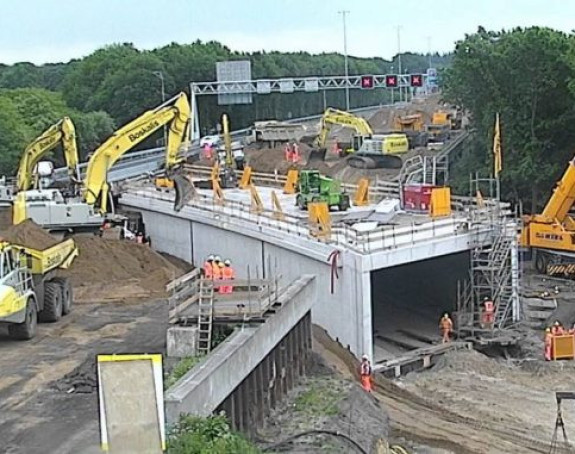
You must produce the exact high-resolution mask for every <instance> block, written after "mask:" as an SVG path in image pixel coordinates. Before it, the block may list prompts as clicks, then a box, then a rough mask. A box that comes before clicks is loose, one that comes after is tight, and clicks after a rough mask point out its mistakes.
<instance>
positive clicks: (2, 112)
mask: <svg viewBox="0 0 575 454" xmlns="http://www.w3.org/2000/svg"><path fill="white" fill-rule="evenodd" d="M20 120H21V118H20V114H19V113H18V109H17V108H16V106H15V105H14V103H13V102H12V101H10V99H8V98H5V97H2V96H0V174H2V175H12V174H13V173H14V172H15V171H16V168H17V165H18V161H19V159H20V154H21V153H22V150H24V147H25V146H26V145H27V142H28V138H29V137H30V135H31V131H30V128H29V127H28V125H26V124H25V123H24V122H22V121H20Z"/></svg>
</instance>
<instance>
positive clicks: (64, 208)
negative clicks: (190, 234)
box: [13, 93, 191, 231]
mask: <svg viewBox="0 0 575 454" xmlns="http://www.w3.org/2000/svg"><path fill="white" fill-rule="evenodd" d="M189 116H190V108H189V103H188V100H187V96H186V94H185V93H180V94H179V95H178V96H175V97H174V98H172V99H170V100H168V101H167V102H165V103H164V104H162V105H161V106H159V107H157V108H156V109H153V110H149V111H147V112H145V113H144V114H142V115H140V116H139V117H138V118H136V119H135V120H133V121H131V122H129V123H128V124H126V125H124V126H123V127H122V128H120V129H119V130H118V131H116V132H115V133H114V134H113V135H112V136H111V137H110V138H108V139H107V140H106V141H105V142H104V143H103V144H102V145H100V147H98V149H97V150H96V151H95V152H94V153H93V154H92V156H91V157H90V160H89V161H88V166H87V170H86V177H85V179H84V180H83V182H82V190H81V194H79V195H74V196H68V195H67V194H63V193H62V192H61V191H59V190H56V189H48V190H37V191H26V192H25V193H19V194H18V196H17V198H16V200H15V202H14V209H13V223H14V224H18V223H20V222H22V221H23V220H24V219H26V218H31V219H32V220H34V221H35V222H36V223H37V224H39V225H41V226H43V227H45V228H47V229H48V230H51V231H67V230H74V231H80V230H89V231H93V230H94V229H99V228H100V227H101V226H102V225H103V224H104V222H106V221H107V222H110V223H113V224H125V222H126V218H125V216H121V215H118V214H115V213H114V212H113V206H112V207H111V208H112V210H111V211H112V212H108V198H109V197H110V196H111V194H110V191H109V185H108V182H107V172H108V170H109V169H110V168H111V167H112V166H113V165H114V164H115V163H116V161H117V160H118V159H119V158H120V157H122V156H123V155H124V154H125V153H126V152H128V151H129V150H131V149H132V148H134V147H135V146H136V145H138V144H139V143H140V142H142V141H143V140H145V139H146V138H147V137H149V136H150V135H152V134H153V133H154V132H156V131H157V130H158V129H160V128H161V127H162V126H164V125H169V132H168V144H167V147H166V163H165V168H164V174H165V176H167V177H168V178H170V179H174V176H175V175H177V174H178V173H179V171H180V164H181V163H182V161H183V158H181V157H180V156H179V151H180V146H181V144H182V141H183V138H184V135H185V131H186V129H187V128H186V125H187V122H188V120H189ZM174 183H175V184H176V185H177V182H176V181H175V179H174ZM190 196H191V195H190V194H188V192H186V190H184V189H180V190H178V188H176V201H175V203H176V204H182V203H185V201H186V198H187V197H190Z"/></svg>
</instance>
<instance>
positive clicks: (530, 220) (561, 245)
mask: <svg viewBox="0 0 575 454" xmlns="http://www.w3.org/2000/svg"><path fill="white" fill-rule="evenodd" d="M574 203H575V159H573V160H571V161H570V162H569V166H568V167H567V170H566V171H565V173H564V174H563V177H562V178H561V180H560V181H559V182H558V183H557V186H556V188H555V190H554V191H553V195H552V196H551V197H550V198H549V201H548V202H547V205H545V208H544V209H543V212H542V213H541V214H535V215H530V216H526V217H525V218H524V219H523V229H522V231H521V236H520V244H521V246H524V247H528V248H531V249H532V251H533V253H534V261H535V268H536V269H537V271H538V272H539V273H542V274H545V273H547V271H548V265H550V264H554V265H566V264H569V263H572V264H573V263H575V219H574V218H573V217H572V216H571V215H570V214H569V210H570V209H571V207H572V206H573V204H574Z"/></svg>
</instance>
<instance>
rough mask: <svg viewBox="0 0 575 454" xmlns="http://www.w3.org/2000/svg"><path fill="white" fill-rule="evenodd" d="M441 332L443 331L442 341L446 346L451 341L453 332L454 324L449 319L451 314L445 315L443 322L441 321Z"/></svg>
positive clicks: (442, 318)
mask: <svg viewBox="0 0 575 454" xmlns="http://www.w3.org/2000/svg"><path fill="white" fill-rule="evenodd" d="M439 330H440V331H441V341H442V342H443V343H444V344H446V343H447V342H449V341H450V340H451V339H450V337H449V335H450V334H451V332H452V331H453V322H452V321H451V319H450V318H449V314H447V313H445V314H443V317H441V320H440V321H439Z"/></svg>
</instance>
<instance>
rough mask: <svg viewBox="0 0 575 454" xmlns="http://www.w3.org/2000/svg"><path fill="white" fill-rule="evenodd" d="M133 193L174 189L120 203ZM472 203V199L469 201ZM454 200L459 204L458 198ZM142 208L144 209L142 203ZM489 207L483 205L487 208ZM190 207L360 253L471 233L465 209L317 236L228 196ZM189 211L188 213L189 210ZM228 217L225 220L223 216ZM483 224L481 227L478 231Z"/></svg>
mask: <svg viewBox="0 0 575 454" xmlns="http://www.w3.org/2000/svg"><path fill="white" fill-rule="evenodd" d="M131 196H136V197H142V198H145V199H154V200H158V201H162V202H168V203H169V204H170V208H169V209H170V210H171V204H173V201H174V196H173V193H171V192H160V191H156V190H154V189H152V188H139V189H136V188H134V189H130V190H128V191H127V192H126V193H125V194H124V195H123V198H122V202H121V203H125V204H127V205H132V204H133V205H138V201H137V200H134V199H133V198H131ZM468 202H469V201H468ZM455 203H458V202H457V201H455ZM141 208H144V207H143V206H141ZM488 208H489V207H486V208H483V209H488ZM188 210H190V211H191V210H199V211H201V212H203V213H204V214H207V215H208V216H209V217H213V218H216V219H218V220H220V221H228V222H230V221H233V220H234V219H237V220H242V221H249V222H246V223H245V224H243V225H242V227H244V228H252V229H253V230H255V231H257V232H260V233H266V234H269V235H274V236H277V237H285V235H290V236H298V237H303V238H306V239H307V240H310V241H315V242H317V243H318V244H330V245H336V246H342V247H345V248H348V249H351V250H354V251H356V252H359V253H363V254H366V253H372V252H377V251H381V250H386V249H394V248H400V247H410V246H414V245H416V244H422V243H424V242H429V241H431V240H434V239H438V238H442V237H451V236H456V235H463V234H468V233H469V230H470V224H469V222H468V216H467V215H466V211H461V212H459V213H454V215H452V216H451V217H448V218H440V219H429V220H424V221H419V222H415V221H413V222H411V223H409V224H406V225H380V226H377V227H375V228H373V229H371V230H369V231H358V230H357V229H355V228H353V227H352V226H349V225H347V224H343V223H338V224H336V225H334V226H332V227H331V232H330V233H329V235H326V236H322V237H316V236H313V235H312V234H311V233H310V229H311V228H312V227H313V226H312V225H311V224H310V223H309V222H308V220H307V218H306V217H302V216H300V217H298V216H295V215H292V214H289V213H281V216H280V213H278V212H277V211H274V210H271V209H267V208H263V209H262V210H258V211H255V210H254V209H253V208H252V206H251V205H250V204H249V203H246V202H241V201H236V200H229V199H225V200H224V201H218V200H216V199H215V198H214V197H213V196H210V195H206V194H201V193H198V194H197V195H196V197H195V198H194V199H193V200H192V201H191V202H190V204H189V205H188V206H186V207H185V208H184V209H183V210H182V212H181V213H180V215H184V216H185V214H186V211H188ZM190 211H188V212H190ZM224 216H225V217H226V218H228V219H225V218H223V217H224ZM480 228H481V226H480V225H479V226H478V230H479V229H480ZM322 249H323V248H322Z"/></svg>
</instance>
